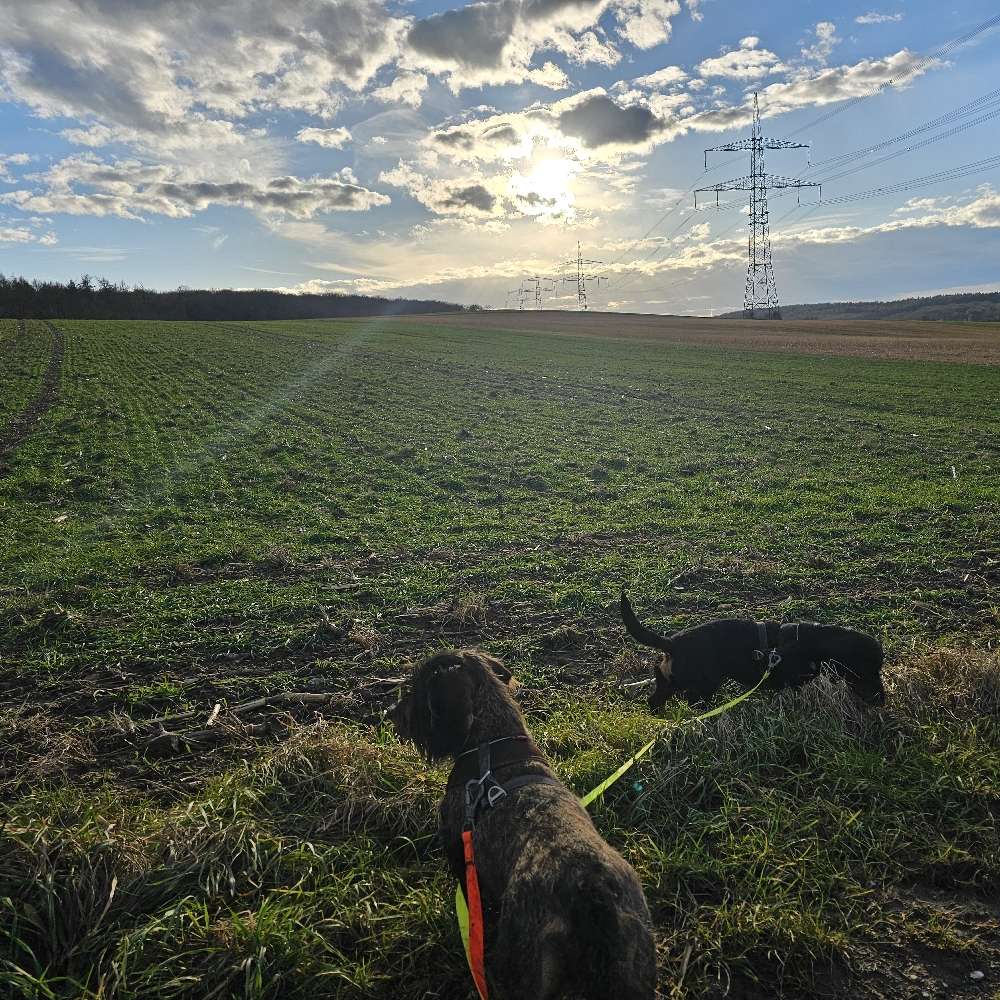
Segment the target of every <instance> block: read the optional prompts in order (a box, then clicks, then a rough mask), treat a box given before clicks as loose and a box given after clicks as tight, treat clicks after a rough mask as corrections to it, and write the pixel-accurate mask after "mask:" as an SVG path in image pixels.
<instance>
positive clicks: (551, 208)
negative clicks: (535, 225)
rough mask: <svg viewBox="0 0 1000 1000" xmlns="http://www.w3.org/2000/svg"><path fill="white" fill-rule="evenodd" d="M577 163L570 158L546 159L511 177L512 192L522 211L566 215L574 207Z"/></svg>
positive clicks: (526, 213) (535, 213)
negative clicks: (574, 182) (574, 181)
mask: <svg viewBox="0 0 1000 1000" xmlns="http://www.w3.org/2000/svg"><path fill="white" fill-rule="evenodd" d="M579 169H580V168H579V165H578V164H576V163H574V162H573V161H572V160H566V159H559V158H553V159H545V160H540V161H539V162H537V163H535V164H534V165H533V166H532V167H531V169H530V170H529V171H528V172H527V173H517V174H515V175H514V176H513V177H512V178H511V182H510V187H511V194H512V195H513V197H514V199H515V200H516V201H517V203H518V206H519V207H520V209H521V211H522V212H523V213H524V214H525V215H548V216H555V215H567V214H571V213H572V211H573V203H574V201H575V198H574V195H573V178H574V177H575V176H576V173H577V171H578V170H579Z"/></svg>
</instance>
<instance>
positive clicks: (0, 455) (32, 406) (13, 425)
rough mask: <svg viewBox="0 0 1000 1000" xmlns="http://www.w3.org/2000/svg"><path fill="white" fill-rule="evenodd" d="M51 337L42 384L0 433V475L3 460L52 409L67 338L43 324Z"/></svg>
mask: <svg viewBox="0 0 1000 1000" xmlns="http://www.w3.org/2000/svg"><path fill="white" fill-rule="evenodd" d="M45 325H46V326H47V327H48V330H49V334H50V335H51V337H52V346H51V348H50V351H49V364H48V367H47V368H46V369H45V374H44V375H43V376H42V384H41V385H40V386H39V388H38V392H37V394H36V395H35V398H34V399H32V400H31V402H30V403H28V405H27V406H26V407H25V408H24V409H23V410H21V412H20V413H18V414H16V415H15V416H13V417H12V418H11V419H10V420H9V421H8V422H7V425H6V426H5V427H4V428H3V429H2V430H0V474H2V472H3V470H4V465H3V459H5V458H7V457H8V456H10V455H11V454H12V453H13V452H14V451H15V450H16V449H17V448H18V447H20V445H21V444H22V443H23V442H24V440H25V439H26V438H27V437H28V436H29V435H30V434H31V429H32V428H33V427H34V426H35V424H36V423H38V421H39V420H40V419H41V418H42V417H43V416H44V415H45V413H47V412H48V410H49V409H51V407H52V404H53V403H54V402H55V400H56V397H57V396H58V394H59V376H60V374H61V373H62V363H63V356H64V354H65V352H66V338H65V337H64V336H63V333H62V330H60V329H59V328H58V327H57V326H54V325H53V324H52V323H49V322H46V324H45ZM23 329H24V321H23V320H21V321H20V323H19V324H18V336H19V337H21V336H23V335H24V333H23Z"/></svg>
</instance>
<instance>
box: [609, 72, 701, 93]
mask: <svg viewBox="0 0 1000 1000" xmlns="http://www.w3.org/2000/svg"><path fill="white" fill-rule="evenodd" d="M687 78H688V75H687V73H686V72H685V71H684V70H682V69H681V68H680V66H664V67H663V69H658V70H657V71H656V72H655V73H647V74H646V75H645V76H637V77H636V78H635V79H634V80H630V81H629V83H628V84H626V83H625V81H624V80H622V81H620V82H618V83H616V84H615V86H614V89H615V90H624V89H626V88H627V87H628V86H629V85H631V86H633V87H638V88H640V89H642V90H659V89H661V88H662V87H670V86H673V85H675V84H679V83H683V82H684V81H685V80H687Z"/></svg>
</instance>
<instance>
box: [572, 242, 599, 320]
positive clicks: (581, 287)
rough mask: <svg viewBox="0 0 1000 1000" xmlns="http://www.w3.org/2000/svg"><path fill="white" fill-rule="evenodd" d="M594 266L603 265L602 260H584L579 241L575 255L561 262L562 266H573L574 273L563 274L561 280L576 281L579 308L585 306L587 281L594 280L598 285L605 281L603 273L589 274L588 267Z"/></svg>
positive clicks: (584, 307)
mask: <svg viewBox="0 0 1000 1000" xmlns="http://www.w3.org/2000/svg"><path fill="white" fill-rule="evenodd" d="M595 266H596V267H603V266H604V261H603V260H584V257H583V251H582V250H581V249H580V244H579V243H577V245H576V257H575V258H574V259H572V260H568V261H566V263H565V264H563V267H568V268H575V273H574V272H573V271H571V272H570V273H569V274H566V275H563V278H562V280H563V281H568V282H575V283H576V300H577V304H578V305H579V307H580V308H581V309H586V308H587V282H588V281H590V282H596V283H597V284H598V285H599V284H600V283H601V282H602V281H607V278H605V277H604V275H603V274H590V273H589V272H588V271H587V268H588V267H595Z"/></svg>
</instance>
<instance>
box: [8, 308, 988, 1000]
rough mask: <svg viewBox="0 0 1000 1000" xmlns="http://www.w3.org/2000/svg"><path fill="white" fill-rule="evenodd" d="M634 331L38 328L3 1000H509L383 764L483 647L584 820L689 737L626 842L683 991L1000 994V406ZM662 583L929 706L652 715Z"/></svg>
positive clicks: (606, 819)
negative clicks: (411, 710)
mask: <svg viewBox="0 0 1000 1000" xmlns="http://www.w3.org/2000/svg"><path fill="white" fill-rule="evenodd" d="M588 319H589V320H593V321H594V322H596V320H594V318H593V317H588ZM625 325H627V324H626V321H625V320H624V319H622V320H619V319H618V318H616V317H612V316H608V317H607V318H606V324H605V327H602V328H596V327H595V326H594V323H593V322H592V323H591V325H590V326H589V327H588V334H587V336H573V335H572V332H571V331H570V332H569V333H567V331H566V330H565V329H564V330H562V332H561V333H559V334H556V333H554V332H553V333H548V332H546V331H545V330H544V329H542V330H539V329H535V328H532V329H527V328H525V327H524V326H523V324H520V325H519V321H517V317H513V318H511V319H510V322H509V325H507V324H506V321H505V320H503V318H500V319H497V318H495V317H494V318H492V320H491V322H490V323H486V322H485V321H484V322H480V321H479V320H478V318H477V317H476V316H475V315H467V316H455V317H450V318H449V319H448V321H447V322H443V321H442V322H440V323H439V322H437V321H436V320H435V319H434V318H433V317H422V318H420V319H419V320H417V319H412V320H410V319H407V318H402V317H401V318H395V319H387V320H357V321H325V322H311V323H310V322H295V323H257V324H246V323H217V324H196V323H154V322H100V323H97V322H62V321H60V322H57V323H55V324H54V325H52V324H46V323H42V322H35V321H29V322H27V323H17V322H15V321H10V320H6V321H0V558H2V560H3V571H2V573H0V595H2V599H0V615H2V627H3V631H2V637H0V995H5V996H6V995H11V996H17V997H20V996H23V997H32V998H34V997H39V998H42V997H46V998H50V997H51V998H55V997H59V998H62V997H67V998H68V997H81V998H83V997H86V998H98V997H99V998H119V997H122V998H124V997H129V998H132V997H134V998H140V997H141V998H153V997H155V998H167V997H171V998H175V997H176V998H180V997H192V998H193V997H208V996H214V997H226V996H246V997H254V998H258V997H260V998H264V997H268V998H270V997H274V998H278V997H308V998H310V1000H313V998H319V997H338V998H339V997H344V998H351V1000H353V998H368V997H377V998H381V997H392V998H394V1000H409V998H414V1000H415V998H418V997H437V998H449V1000H450V998H465V997H469V996H471V993H470V991H471V982H470V980H469V979H468V975H467V971H466V969H465V967H464V959H463V956H462V953H461V949H460V946H459V944H458V938H457V933H456V931H455V929H454V924H453V915H452V913H451V911H450V905H451V904H450V898H451V894H452V891H453V885H452V884H451V883H450V881H449V879H448V877H447V876H446V875H445V873H444V863H443V858H442V856H441V854H440V851H439V849H438V847H437V845H436V844H435V842H434V830H435V825H436V815H435V813H436V803H437V801H438V798H439V797H440V792H441V789H442V787H443V782H444V778H445V775H446V772H445V771H444V770H441V769H430V770H428V768H427V767H426V765H424V764H423V763H422V762H421V761H420V760H419V758H418V757H417V756H416V754H415V753H414V752H413V751H411V750H410V749H409V748H407V747H404V746H402V745H400V744H399V742H398V741H397V740H396V738H395V736H394V735H393V733H392V731H391V729H390V728H389V727H386V726H382V724H381V713H382V710H383V709H384V708H386V707H387V706H388V705H389V704H391V702H392V699H393V697H394V688H395V685H396V684H397V683H398V681H399V679H400V678H401V677H403V676H404V675H405V663H406V661H407V660H411V659H414V658H416V657H419V656H420V655H422V654H424V653H426V652H427V651H430V650H432V649H434V648H437V647H440V646H441V645H445V644H447V645H483V646H484V647H486V648H487V649H489V650H490V651H492V652H494V653H496V654H498V655H500V656H502V657H503V658H505V660H506V661H507V662H508V664H509V665H510V666H511V668H512V669H513V670H514V671H515V673H516V674H517V676H518V677H519V678H520V679H521V681H522V682H523V683H524V688H523V698H522V702H523V705H524V709H525V712H526V714H527V716H528V719H529V725H530V726H531V727H532V729H533V731H534V732H535V733H536V735H537V738H538V740H539V742H540V744H541V745H542V747H543V749H544V750H545V751H546V753H547V754H549V755H550V757H551V758H552V760H553V763H554V766H555V767H556V769H557V770H558V772H559V773H560V774H561V775H562V776H563V777H564V778H565V779H566V780H567V781H568V782H569V783H570V784H571V785H572V786H573V787H574V788H576V789H577V790H579V791H580V792H583V791H585V790H586V789H587V788H588V787H590V786H591V785H592V784H594V783H596V781H597V780H599V779H600V778H601V777H603V776H604V775H605V774H607V773H608V772H609V771H610V770H612V769H613V768H614V767H615V766H617V764H618V763H619V762H620V761H621V760H623V759H624V758H625V757H626V756H627V755H628V752H629V751H630V750H631V749H633V748H635V747H636V746H637V745H638V743H639V742H640V741H641V740H643V739H647V738H649V736H650V735H651V734H652V733H653V732H655V731H657V729H658V727H662V726H663V725H664V722H666V724H667V726H666V733H667V735H666V736H665V738H664V740H663V741H662V742H661V743H660V745H659V747H658V749H657V750H656V751H655V752H654V754H653V756H652V758H651V759H650V760H649V761H648V762H647V763H644V764H642V765H641V766H640V767H638V768H637V769H636V771H635V772H634V773H633V774H632V775H630V776H629V779H628V780H627V781H624V782H623V783H622V785H621V787H620V788H616V790H615V791H614V792H613V793H612V794H610V795H609V796H608V798H607V801H605V802H604V803H602V804H601V805H599V806H598V807H597V808H596V810H595V819H596V821H597V823H598V826H599V828H600V829H601V830H602V832H603V833H604V834H605V835H606V836H607V837H608V839H609V840H610V841H611V842H612V843H613V844H615V845H616V846H617V847H618V848H619V849H620V850H621V851H622V853H623V854H624V855H625V856H626V857H627V858H628V860H629V861H630V862H631V863H632V864H633V865H634V866H635V867H636V869H637V871H638V872H639V874H640V877H641V878H642V880H643V883H644V885H645V887H646V890H647V895H648V898H649V901H650V905H651V908H652V910H653V913H654V919H655V922H656V925H657V942H658V951H659V960H660V970H661V971H660V981H661V987H660V988H661V992H662V995H663V996H665V997H678V998H680V997H688V996H690V997H719V996H722V995H729V996H732V997H746V998H751V997H753V998H758V997H759V998H764V997H773V996H778V995H785V996H789V997H807V996H809V997H811V996H830V997H843V998H847V997H865V998H868V997H871V998H876V997H887V998H900V1000H902V998H905V997H922V996H928V997H942V998H943V997H953V996H966V995H968V996H985V997H997V996H1000V904H998V902H997V901H998V899H1000V653H998V642H1000V595H998V589H997V584H998V582H1000V402H998V401H1000V366H997V365H991V364H987V363H977V364H965V363H959V362H957V361H947V362H945V361H938V360H904V359H901V358H899V357H895V358H892V359H890V358H886V357H882V358H880V357H877V356H866V357H857V356H853V357H849V356H838V353H839V352H838V350H837V349H836V348H835V345H834V344H833V341H832V340H831V341H830V343H831V348H830V350H829V352H828V353H826V351H825V344H826V341H825V340H824V336H825V334H824V332H823V325H822V324H820V323H817V324H815V328H814V329H813V331H812V333H811V335H810V337H811V339H810V341H809V348H808V352H806V353H801V352H798V351H796V350H795V347H794V343H793V344H792V345H791V346H788V347H786V348H783V349H781V350H775V349H773V347H769V346H768V345H767V344H766V343H762V342H761V341H760V340H755V339H753V338H751V337H750V336H749V335H748V336H747V340H746V342H745V343H743V342H741V341H740V339H739V338H740V334H739V333H738V332H737V334H734V336H733V337H732V338H730V339H729V341H728V342H726V343H720V342H710V341H708V340H706V342H704V343H699V342H697V332H698V329H699V328H698V325H697V321H692V322H691V324H689V326H690V327H691V330H693V331H694V333H693V334H691V333H690V331H689V333H688V334H686V335H685V337H683V338H682V337H673V338H671V337H670V336H659V335H657V333H656V331H655V329H652V328H651V327H650V324H649V323H648V322H647V324H646V326H644V327H643V330H642V331H640V332H639V333H638V334H636V335H633V336H624V335H620V334H621V333H622V329H620V327H624V326H625ZM654 326H655V324H654ZM727 329H732V330H736V331H738V330H739V329H740V328H739V326H738V325H737V326H733V327H729V328H727ZM934 330H935V332H936V334H939V338H940V341H941V342H944V341H946V340H947V338H948V337H949V336H950V335H951V333H952V332H953V331H952V329H951V328H950V327H947V326H940V327H935V328H934ZM595 331H596V332H595ZM643 331H645V332H643ZM879 335H880V336H884V337H885V338H886V343H887V344H888V343H890V341H891V336H892V327H891V325H890V324H885V325H884V330H883V332H882V333H881V334H879ZM990 335H991V336H992V337H993V338H994V343H993V344H992V346H990V345H987V346H988V347H989V349H990V350H995V348H996V343H995V341H996V340H997V339H1000V332H997V331H996V330H992V331H991V334H990ZM872 342H873V343H876V344H877V339H876V340H873V341H872ZM867 344H868V341H866V345H867ZM865 350H866V352H867V353H868V354H869V355H872V354H873V349H870V347H869V346H866V348H865ZM874 353H877V351H874ZM887 353H888V354H890V355H891V354H892V353H893V352H892V351H888V352H887ZM622 586H626V587H627V588H628V589H629V592H630V594H631V595H632V597H633V600H634V603H635V604H636V606H637V609H638V610H639V611H640V614H641V615H643V616H644V617H646V618H648V619H649V620H650V621H651V622H652V623H654V624H656V625H657V626H658V627H660V628H661V629H663V630H668V631H669V630H672V629H676V628H680V627H684V626H687V625H690V624H693V623H696V622H698V621H703V620H706V619H708V618H712V617H720V616H723V617H730V616H748V617H762V616H771V617H775V618H781V619H785V620H816V621H825V622H843V623H847V624H852V625H855V626H857V627H860V628H863V629H865V630H867V631H869V632H872V633H873V634H875V635H877V636H879V637H880V638H881V640H882V641H883V643H884V645H885V648H886V652H887V668H886V676H887V687H888V689H889V702H888V705H887V706H886V708H885V709H884V710H882V711H877V712H866V711H862V710H861V709H859V707H858V706H857V705H855V704H854V702H853V701H852V700H851V699H850V698H849V696H847V695H846V693H845V692H844V691H843V690H842V689H841V688H840V687H838V685H837V684H836V683H834V682H833V681H831V680H829V679H823V680H821V681H819V682H817V683H815V684H813V685H810V686H809V687H808V688H806V689H805V690H803V691H801V692H798V693H785V694H782V695H779V696H775V695H766V696H765V695H761V696H756V697H754V698H753V699H751V701H749V702H747V703H745V704H743V705H741V706H740V707H739V708H737V709H736V710H734V711H733V712H732V713H730V714H729V715H726V716H723V717H721V718H720V719H718V720H713V721H712V722H710V723H705V724H699V725H695V726H691V725H682V722H683V720H684V719H685V718H688V717H690V716H691V715H692V714H693V713H692V710H691V709H690V708H689V707H688V706H687V705H686V704H684V703H683V702H679V701H674V702H670V703H668V706H667V715H666V717H665V720H664V719H660V720H657V719H654V718H653V717H652V716H650V714H649V712H648V710H647V709H646V708H645V703H644V697H643V695H644V691H643V689H642V688H641V687H638V686H636V685H635V684H634V682H636V681H639V680H641V679H642V678H644V677H647V676H648V675H649V662H650V660H649V658H648V657H647V656H646V655H645V654H644V653H643V652H642V651H641V650H638V649H636V648H635V647H634V645H633V644H631V643H630V642H628V641H627V640H626V639H625V637H624V635H623V631H622V629H621V626H620V623H619V622H618V620H617V611H616V607H617V598H618V594H619V592H620V589H621V587H622ZM730 693H731V691H730ZM975 971H981V972H983V973H984V975H983V976H982V977H976V978H971V977H970V973H972V972H975Z"/></svg>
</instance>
